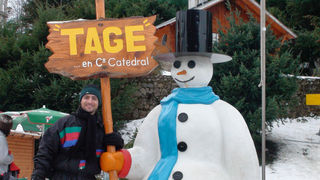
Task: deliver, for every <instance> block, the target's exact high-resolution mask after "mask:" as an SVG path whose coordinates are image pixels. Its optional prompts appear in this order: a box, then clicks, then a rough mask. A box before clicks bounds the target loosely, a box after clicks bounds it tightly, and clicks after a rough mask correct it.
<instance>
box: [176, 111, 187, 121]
mask: <svg viewBox="0 0 320 180" xmlns="http://www.w3.org/2000/svg"><path fill="white" fill-rule="evenodd" d="M178 120H179V121H180V122H186V121H187V120H188V114H186V113H180V114H179V116H178Z"/></svg>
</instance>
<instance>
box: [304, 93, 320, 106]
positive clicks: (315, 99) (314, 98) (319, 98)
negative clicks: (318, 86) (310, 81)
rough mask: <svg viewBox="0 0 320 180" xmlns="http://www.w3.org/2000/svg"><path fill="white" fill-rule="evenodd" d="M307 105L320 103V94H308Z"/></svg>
mask: <svg viewBox="0 0 320 180" xmlns="http://www.w3.org/2000/svg"><path fill="white" fill-rule="evenodd" d="M306 105H309V106H317V105H320V94H307V95H306Z"/></svg>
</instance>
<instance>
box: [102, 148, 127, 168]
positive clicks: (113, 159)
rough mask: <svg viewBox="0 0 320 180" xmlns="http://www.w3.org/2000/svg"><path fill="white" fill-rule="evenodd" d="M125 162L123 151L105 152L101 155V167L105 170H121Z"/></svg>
mask: <svg viewBox="0 0 320 180" xmlns="http://www.w3.org/2000/svg"><path fill="white" fill-rule="evenodd" d="M123 163H124V156H123V154H122V152H120V151H117V152H112V153H111V152H104V153H102V154H101V157H100V167H101V169H102V170H103V171H104V172H109V171H113V170H116V171H117V172H119V171H121V169H122V167H123Z"/></svg>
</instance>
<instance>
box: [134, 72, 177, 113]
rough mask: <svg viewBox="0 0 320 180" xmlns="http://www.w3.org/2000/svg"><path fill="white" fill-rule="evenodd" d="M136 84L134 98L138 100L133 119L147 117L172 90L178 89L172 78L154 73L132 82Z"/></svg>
mask: <svg viewBox="0 0 320 180" xmlns="http://www.w3.org/2000/svg"><path fill="white" fill-rule="evenodd" d="M130 81H131V82H133V83H135V84H136V87H137V91H136V93H135V95H134V97H136V98H137V101H136V105H135V106H136V107H135V109H136V110H135V111H134V112H133V113H132V114H131V115H130V117H132V119H140V118H143V117H145V116H146V115H147V114H148V113H149V112H150V111H151V110H152V108H154V107H155V106H157V105H158V104H160V100H161V99H162V98H164V97H166V96H167V95H169V94H170V93H171V90H172V89H174V88H176V87H178V86H177V84H176V83H175V82H174V80H173V79H172V78H171V76H163V75H160V73H153V74H150V75H148V76H145V77H140V78H134V79H131V80H130Z"/></svg>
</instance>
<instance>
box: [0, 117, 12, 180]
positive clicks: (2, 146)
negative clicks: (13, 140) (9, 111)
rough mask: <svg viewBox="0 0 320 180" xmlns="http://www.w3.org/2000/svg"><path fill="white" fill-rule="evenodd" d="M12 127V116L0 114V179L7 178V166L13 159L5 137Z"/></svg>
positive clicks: (4, 179)
mask: <svg viewBox="0 0 320 180" xmlns="http://www.w3.org/2000/svg"><path fill="white" fill-rule="evenodd" d="M11 128H12V118H11V117H10V116H8V115H5V114H3V115H0V180H6V179H9V174H8V168H9V165H10V164H11V163H12V161H13V156H12V155H11V154H10V153H9V150H8V142H7V139H6V137H7V136H8V135H9V134H10V130H11Z"/></svg>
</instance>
